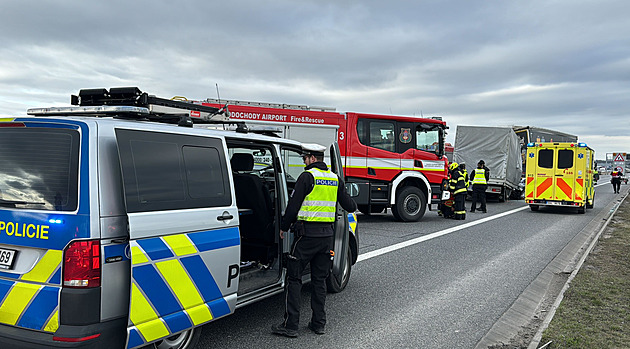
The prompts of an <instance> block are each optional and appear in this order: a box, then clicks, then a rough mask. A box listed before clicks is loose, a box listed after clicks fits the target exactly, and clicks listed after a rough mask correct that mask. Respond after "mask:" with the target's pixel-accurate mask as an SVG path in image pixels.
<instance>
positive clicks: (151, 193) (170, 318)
mask: <svg viewBox="0 0 630 349" xmlns="http://www.w3.org/2000/svg"><path fill="white" fill-rule="evenodd" d="M116 140H117V143H118V153H119V157H120V162H121V169H122V175H123V183H124V196H125V203H126V210H127V216H128V222H129V238H130V241H129V249H130V251H128V254H130V257H131V261H132V263H131V290H130V310H129V321H128V327H127V333H128V339H127V341H128V343H127V347H128V348H132V347H137V346H143V345H146V344H148V343H151V342H154V341H156V340H159V339H162V338H165V337H169V339H170V338H173V337H172V336H173V335H174V334H177V333H182V335H190V334H191V333H190V332H191V329H192V328H194V327H196V326H199V325H201V324H204V323H206V322H208V321H211V320H214V319H216V318H219V317H222V316H225V315H228V314H231V313H232V312H234V308H235V305H236V298H237V289H238V272H239V260H240V238H239V229H238V210H237V207H236V202H235V200H233V199H232V198H233V190H232V189H231V188H232V180H231V176H230V174H229V172H228V167H227V162H226V159H227V154H226V150H225V149H226V146H225V141H224V140H223V139H221V138H219V137H207V136H199V135H197V136H194V135H188V134H186V135H184V134H175V133H166V132H159V131H143V130H140V129H129V128H117V129H116Z"/></svg>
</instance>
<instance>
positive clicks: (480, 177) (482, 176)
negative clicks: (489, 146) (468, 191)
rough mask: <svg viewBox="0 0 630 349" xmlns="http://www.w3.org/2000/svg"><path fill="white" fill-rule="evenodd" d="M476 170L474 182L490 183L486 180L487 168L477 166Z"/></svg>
mask: <svg viewBox="0 0 630 349" xmlns="http://www.w3.org/2000/svg"><path fill="white" fill-rule="evenodd" d="M474 172H475V176H474V177H473V181H472V184H488V182H487V181H486V170H484V169H483V168H476V169H475V170H474Z"/></svg>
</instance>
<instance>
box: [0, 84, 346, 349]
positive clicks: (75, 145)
mask: <svg viewBox="0 0 630 349" xmlns="http://www.w3.org/2000/svg"><path fill="white" fill-rule="evenodd" d="M73 102H76V103H77V104H76V105H78V106H77V107H67V108H66V107H62V108H40V109H33V110H30V111H29V114H31V115H33V116H31V117H17V118H9V119H3V120H0V174H1V175H0V192H1V193H2V194H1V196H0V256H1V260H0V344H1V346H2V347H5V346H7V347H8V345H11V346H12V347H14V348H51V347H65V348H67V347H73V348H80V347H90V348H135V347H142V346H146V345H148V344H152V343H155V344H160V345H165V346H168V347H171V348H179V349H184V348H191V347H193V346H194V344H195V342H196V340H197V339H198V338H199V333H200V330H201V327H200V326H201V325H203V324H205V323H208V322H209V321H214V320H216V319H219V318H222V317H224V316H228V315H230V314H232V313H233V312H234V310H235V309H237V308H238V307H241V306H244V305H246V304H249V303H251V302H255V301H257V300H260V299H263V298H265V297H269V296H271V295H274V294H277V293H280V292H282V291H283V288H284V275H285V273H286V271H285V258H286V254H287V253H288V251H289V249H290V246H291V242H292V235H291V233H289V236H288V237H285V239H279V221H280V217H281V216H282V212H283V211H284V209H285V208H286V204H287V201H288V197H289V195H290V192H291V188H292V185H293V184H294V183H295V179H296V178H297V177H296V174H297V173H299V172H298V171H299V170H298V168H297V167H295V165H297V163H298V162H297V161H298V159H300V154H301V152H302V148H301V143H299V142H296V141H291V140H287V139H280V138H276V137H268V136H264V135H258V134H251V133H243V132H234V131H217V130H207V129H196V128H192V127H189V126H190V120H189V119H188V118H189V117H188V116H186V115H181V113H178V114H170V113H160V112H155V111H154V110H155V109H153V108H152V107H153V106H155V105H158V104H160V103H161V105H160V106H161V107H164V106H168V108H175V109H178V110H184V111H186V112H190V110H189V108H196V107H193V106H191V105H188V103H184V104H183V105H179V104H177V103H171V102H170V101H169V100H162V99H151V97H149V96H148V95H147V94H146V93H142V92H141V91H139V90H137V89H135V88H112V89H110V90H105V89H98V90H82V91H81V93H80V94H79V96H77V97H75V98H73ZM149 102H150V103H149ZM158 102H159V103H158ZM125 104H126V105H125ZM152 110H153V111H152ZM217 111H218V110H216V109H207V108H205V109H201V110H197V111H195V112H205V113H209V114H212V113H216V112H217ZM329 157H330V159H331V163H329V165H330V167H331V170H332V171H333V172H336V173H338V174H339V175H342V173H343V172H342V171H343V168H342V165H341V159H340V156H339V150H338V148H337V146H336V144H333V145H332V146H331V147H330V149H329ZM334 227H335V252H336V256H335V260H334V262H333V265H332V270H331V273H330V276H329V279H328V286H329V290H330V291H332V292H339V291H341V290H343V289H344V288H345V286H346V285H347V283H348V280H349V277H350V271H351V266H352V264H354V263H355V262H356V259H357V254H358V231H357V227H356V217H355V215H354V214H353V213H348V212H345V211H344V210H343V209H341V207H338V208H337V211H336V220H335V224H334ZM304 279H305V280H308V275H307V274H306V275H304Z"/></svg>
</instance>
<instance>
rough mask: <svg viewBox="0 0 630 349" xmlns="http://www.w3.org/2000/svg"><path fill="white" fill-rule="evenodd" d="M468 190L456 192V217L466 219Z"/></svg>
mask: <svg viewBox="0 0 630 349" xmlns="http://www.w3.org/2000/svg"><path fill="white" fill-rule="evenodd" d="M466 194H467V193H466V192H463V193H458V194H455V205H454V207H453V211H454V217H453V218H455V219H466Z"/></svg>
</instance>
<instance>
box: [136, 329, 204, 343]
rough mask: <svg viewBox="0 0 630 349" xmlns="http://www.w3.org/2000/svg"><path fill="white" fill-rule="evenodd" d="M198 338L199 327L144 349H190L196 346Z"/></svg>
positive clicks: (199, 334)
mask: <svg viewBox="0 0 630 349" xmlns="http://www.w3.org/2000/svg"><path fill="white" fill-rule="evenodd" d="M200 336H201V326H199V327H195V328H191V329H189V330H186V331H183V332H180V333H178V334H174V335H172V336H170V337H167V338H164V339H161V340H159V341H157V342H155V343H152V344H149V345H148V346H146V347H144V349H171V348H172V349H192V348H194V347H196V346H197V342H199V337H200Z"/></svg>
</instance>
